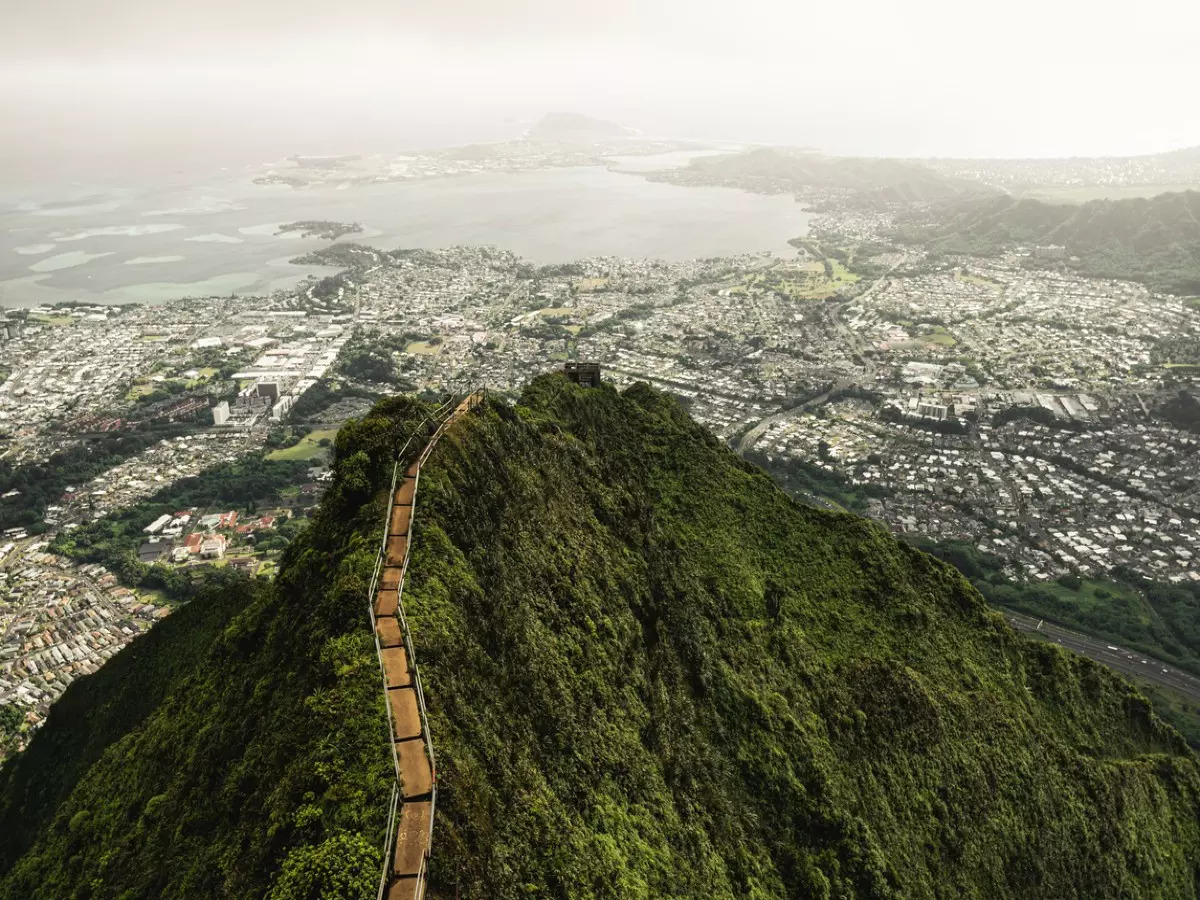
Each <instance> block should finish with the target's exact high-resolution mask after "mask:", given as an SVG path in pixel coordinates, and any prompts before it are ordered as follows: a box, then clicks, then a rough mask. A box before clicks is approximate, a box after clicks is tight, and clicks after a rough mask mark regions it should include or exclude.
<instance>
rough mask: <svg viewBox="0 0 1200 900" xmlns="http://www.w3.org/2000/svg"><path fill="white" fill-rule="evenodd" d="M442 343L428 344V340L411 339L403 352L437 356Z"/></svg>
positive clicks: (414, 354) (440, 350)
mask: <svg viewBox="0 0 1200 900" xmlns="http://www.w3.org/2000/svg"><path fill="white" fill-rule="evenodd" d="M442 346H443V345H442V344H430V343H429V341H413V342H412V343H411V344H409V345H408V346H407V347H405V348H404V352H405V353H411V354H412V355H413V356H437V355H438V354H439V353H441V352H442Z"/></svg>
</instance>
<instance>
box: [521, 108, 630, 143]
mask: <svg viewBox="0 0 1200 900" xmlns="http://www.w3.org/2000/svg"><path fill="white" fill-rule="evenodd" d="M636 133H637V132H635V131H634V130H633V129H632V128H625V127H624V126H622V125H617V124H616V123H614V122H605V121H604V120H603V119H592V118H589V117H588V116H581V115H579V114H578V113H566V112H558V113H547V114H546V115H544V116H542V118H541V120H539V121H538V123H537V124H536V125H534V126H533V127H532V128H530V129H529V131H528V132H527V133H526V135H525V137H526V138H527V139H528V140H531V141H544V142H547V143H559V144H598V143H602V142H603V141H611V140H620V139H622V138H629V137H634V136H635V135H636Z"/></svg>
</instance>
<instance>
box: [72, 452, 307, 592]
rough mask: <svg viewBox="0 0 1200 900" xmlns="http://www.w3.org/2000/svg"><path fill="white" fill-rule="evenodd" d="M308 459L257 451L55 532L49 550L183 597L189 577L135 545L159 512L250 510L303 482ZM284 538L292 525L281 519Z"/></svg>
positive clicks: (292, 530) (130, 581) (128, 581)
mask: <svg viewBox="0 0 1200 900" xmlns="http://www.w3.org/2000/svg"><path fill="white" fill-rule="evenodd" d="M307 472H308V463H306V462H304V461H301V460H272V459H264V458H263V456H262V454H261V453H254V454H249V455H247V456H244V457H242V458H241V459H239V460H237V461H235V462H231V463H222V464H221V465H218V466H214V467H212V468H210V469H206V470H205V471H203V472H201V473H199V474H198V475H193V476H191V477H188V478H181V479H180V480H179V481H176V482H175V483H173V484H171V485H170V486H168V487H165V488H163V489H162V490H161V491H158V492H157V493H155V494H153V495H152V496H150V497H147V498H146V499H145V500H143V501H142V502H140V503H135V504H133V505H132V506H127V507H125V508H123V509H120V510H117V511H116V512H113V513H111V514H110V515H107V516H104V517H103V518H100V519H95V520H93V521H91V522H88V523H87V524H85V525H83V526H82V527H80V528H78V529H75V530H73V531H62V532H59V534H58V537H57V538H55V541H54V544H53V548H52V549H53V550H54V551H55V552H57V553H62V554H63V555H64V556H69V557H71V558H72V559H76V560H79V561H81V562H95V563H100V564H102V565H103V566H105V567H106V568H108V569H109V570H110V571H111V572H114V573H116V575H117V576H118V577H119V578H120V579H121V581H122V583H124V584H128V585H140V586H143V587H150V588H159V589H162V590H164V591H166V593H167V594H168V596H171V597H174V598H178V599H184V598H186V597H187V596H188V595H189V593H190V590H191V586H192V578H191V577H190V576H189V574H188V573H185V572H183V571H181V570H177V569H171V568H168V567H166V566H162V565H153V566H148V565H146V564H145V563H142V562H139V561H138V554H137V551H138V547H139V546H141V544H142V542H143V541H144V540H145V539H146V538H147V537H148V536H147V535H146V533H145V532H144V531H143V529H144V528H145V527H146V526H147V525H148V524H149V523H151V522H153V521H154V520H155V519H157V518H158V517H159V516H161V515H163V514H172V515H173V514H175V513H177V512H180V511H182V510H186V509H192V508H197V509H201V510H207V511H209V512H213V511H224V509H226V508H232V509H235V510H239V511H246V512H249V511H252V510H254V509H255V508H257V507H258V506H264V505H267V504H270V503H275V502H278V501H279V499H280V492H281V491H283V490H285V489H286V488H288V487H291V486H293V485H297V484H300V483H302V482H303V481H304V480H305V477H306V475H307ZM280 529H281V530H282V534H283V535H284V536H285V537H291V536H292V535H293V534H294V533H295V529H296V526H295V525H291V524H287V523H280Z"/></svg>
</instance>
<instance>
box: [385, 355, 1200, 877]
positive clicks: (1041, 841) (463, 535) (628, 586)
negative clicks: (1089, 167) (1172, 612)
mask: <svg viewBox="0 0 1200 900" xmlns="http://www.w3.org/2000/svg"><path fill="white" fill-rule="evenodd" d="M434 462H435V465H433V466H431V467H429V469H427V472H428V474H427V475H426V476H423V481H422V490H423V491H424V494H423V497H422V501H421V503H422V511H421V512H420V513H419V514H418V531H417V538H416V544H415V548H416V549H415V556H414V559H413V565H412V568H411V569H410V571H411V572H412V580H411V582H410V584H409V588H408V591H409V593H408V595H407V596H408V601H407V602H408V605H409V608H410V616H411V618H412V619H413V620H414V622H415V630H416V642H417V645H418V646H419V647H420V648H421V651H420V652H421V654H422V665H423V671H424V672H425V673H426V674H425V677H426V680H427V684H428V685H429V692H430V697H431V698H432V699H431V703H432V709H431V715H432V717H433V721H432V732H433V734H434V739H435V741H436V743H437V746H438V754H439V765H440V771H441V781H442V785H443V793H442V801H441V805H440V806H439V822H438V826H437V833H436V835H435V847H436V855H435V863H436V869H435V882H434V883H435V886H436V887H437V888H438V889H439V894H438V895H439V896H444V897H452V896H459V895H461V896H464V897H489V898H490V897H499V898H504V897H517V896H528V895H529V894H530V892H534V893H541V894H545V895H547V896H558V897H661V896H694V897H701V896H703V897H763V898H765V897H796V898H800V897H821V896H825V897H845V896H864V897H866V896H874V897H889V896H894V897H900V896H904V897H921V896H944V897H962V896H1011V897H1031V896H1042V897H1102V896H1118V895H1125V896H1151V895H1155V896H1178V897H1184V896H1194V895H1195V893H1196V890H1197V884H1198V881H1197V879H1198V878H1200V868H1198V862H1197V861H1198V860H1200V855H1198V854H1200V826H1198V825H1197V813H1198V811H1200V772H1198V768H1197V761H1196V759H1195V758H1194V757H1193V756H1191V755H1190V754H1189V752H1188V751H1187V750H1186V749H1185V747H1184V746H1183V744H1182V742H1181V741H1180V739H1179V738H1178V736H1177V735H1176V734H1175V733H1174V732H1171V731H1169V730H1168V729H1165V728H1164V727H1163V726H1162V725H1161V724H1160V723H1159V722H1158V721H1157V720H1156V719H1155V718H1154V717H1153V715H1152V714H1151V713H1150V712H1149V710H1148V708H1147V706H1146V704H1145V702H1144V701H1143V700H1142V699H1141V698H1140V697H1138V696H1136V695H1135V694H1134V693H1133V692H1132V691H1131V690H1130V689H1129V688H1128V687H1127V685H1126V684H1124V683H1123V682H1121V681H1119V680H1118V679H1117V678H1115V677H1114V676H1113V675H1111V674H1110V673H1108V672H1107V671H1105V670H1103V669H1101V668H1099V667H1098V666H1095V665H1093V664H1091V663H1089V662H1087V661H1085V660H1081V659H1078V658H1075V657H1072V656H1069V655H1067V654H1066V653H1064V652H1061V651H1059V650H1057V648H1053V647H1045V646H1037V645H1032V644H1030V643H1028V642H1026V641H1025V640H1023V639H1021V638H1019V637H1018V636H1016V635H1015V634H1014V633H1013V632H1011V631H1010V630H1009V629H1008V628H1007V627H1006V626H1005V625H1004V624H1002V622H1001V621H1000V619H999V618H998V617H996V616H994V615H992V614H990V613H989V612H987V611H986V609H985V607H984V605H983V603H982V601H981V599H980V598H979V596H978V595H977V594H976V593H975V592H974V591H973V590H972V589H971V588H970V587H969V586H968V585H967V584H966V583H965V582H964V581H963V580H962V579H961V577H959V576H958V575H957V573H955V572H954V571H953V570H952V569H950V568H949V567H947V566H944V565H942V564H940V563H938V562H936V561H934V560H932V559H931V558H930V557H928V556H925V555H923V554H920V553H918V552H916V551H914V550H912V549H909V548H906V547H904V546H902V545H900V544H899V543H897V542H896V541H895V540H894V539H892V538H891V537H890V536H889V535H887V534H886V533H885V532H884V531H883V530H882V529H880V528H878V527H876V526H874V525H872V524H870V523H868V522H866V521H865V520H861V519H857V518H852V517H849V516H845V515H835V514H828V513H822V512H819V511H814V510H812V509H808V508H804V507H801V506H799V505H797V504H795V503H793V502H791V501H790V500H789V499H788V498H787V497H786V496H785V495H784V494H783V493H782V492H780V491H779V490H778V489H776V488H775V487H774V485H773V484H772V483H771V482H770V480H769V479H768V478H767V477H766V476H765V475H764V474H762V473H761V472H759V471H758V470H756V469H754V468H752V467H750V466H748V465H746V464H745V463H742V462H741V461H739V460H738V459H737V458H736V457H734V456H733V455H732V454H730V453H729V452H727V451H726V450H725V449H724V448H723V447H721V446H719V445H718V443H717V442H716V441H715V440H714V439H713V438H712V437H711V436H709V435H708V434H706V433H705V432H703V431H702V430H701V429H699V428H698V427H697V426H695V425H694V424H693V423H692V422H691V421H690V420H689V419H688V418H687V417H686V416H685V415H684V414H683V413H682V412H681V411H680V409H679V407H678V406H677V405H676V404H675V403H674V401H672V400H670V399H668V398H666V397H664V396H662V395H660V394H657V393H655V392H653V391H651V390H649V389H647V388H645V387H644V386H638V387H635V388H632V389H630V391H628V392H627V393H626V394H625V395H624V396H618V395H617V394H616V393H615V392H613V391H612V390H610V389H603V390H593V391H582V390H579V389H577V388H573V387H570V386H568V385H567V384H566V383H565V382H563V381H562V380H561V379H559V378H545V379H540V380H539V381H537V382H535V383H534V384H533V386H532V387H531V388H530V389H529V390H528V391H527V392H526V394H525V397H524V400H523V402H522V404H521V405H520V406H518V407H517V408H516V409H513V410H508V409H504V408H500V407H497V408H495V409H493V410H492V411H491V412H490V413H488V414H487V415H485V416H483V417H479V418H476V419H474V420H471V421H469V422H466V423H464V425H463V427H462V428H461V429H460V430H459V431H457V432H456V433H455V435H454V436H453V437H452V438H451V439H450V440H448V441H447V442H445V443H443V445H442V446H441V447H439V450H438V455H436V456H435V457H434ZM459 892H461V893H459Z"/></svg>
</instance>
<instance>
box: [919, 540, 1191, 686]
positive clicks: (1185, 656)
mask: <svg viewBox="0 0 1200 900" xmlns="http://www.w3.org/2000/svg"><path fill="white" fill-rule="evenodd" d="M918 543H919V545H920V546H921V547H922V548H923V549H925V550H927V551H929V552H930V553H932V554H934V555H935V556H937V557H939V558H941V559H943V560H945V561H946V562H948V563H950V564H951V565H953V566H954V567H955V568H957V569H958V570H959V571H960V572H962V573H963V575H965V576H966V577H967V579H968V580H970V582H971V583H972V584H973V585H974V586H975V587H976V588H977V589H978V590H979V592H980V593H981V594H983V596H984V598H985V599H986V600H987V601H988V602H989V603H991V604H992V605H994V606H1002V607H1008V608H1010V609H1015V610H1018V611H1020V612H1023V613H1027V614H1029V615H1032V616H1039V617H1042V618H1046V619H1049V620H1051V621H1052V622H1058V623H1059V624H1061V625H1066V626H1067V627H1069V628H1075V629H1077V630H1079V631H1082V632H1085V633H1086V634H1091V635H1094V636H1096V637H1099V638H1104V639H1106V640H1112V641H1117V642H1119V643H1121V644H1123V645H1124V646H1127V647H1130V648H1132V649H1135V650H1141V651H1142V652H1143V653H1148V654H1150V655H1151V656H1156V657H1158V658H1159V659H1162V660H1165V661H1167V662H1170V663H1173V664H1175V665H1176V666H1178V667H1179V668H1181V669H1187V670H1189V671H1191V672H1192V673H1194V674H1196V675H1200V586H1196V585H1168V584H1158V583H1155V582H1148V581H1145V580H1143V579H1141V578H1139V577H1137V576H1136V575H1134V574H1133V573H1131V572H1130V573H1125V572H1119V571H1118V572H1117V573H1115V577H1114V578H1110V579H1080V578H1074V577H1071V576H1066V577H1064V578H1062V579H1060V580H1059V581H1053V582H1047V583H1044V584H1034V583H1027V582H1018V581H1012V580H1011V579H1009V578H1008V577H1007V576H1006V575H1004V573H1003V568H1004V561H1003V560H1001V559H998V558H997V557H995V556H991V555H990V554H986V553H981V552H979V550H978V549H977V548H975V547H974V546H972V545H971V544H966V543H963V542H961V541H947V542H943V543H938V544H934V543H932V542H927V541H920V542H918Z"/></svg>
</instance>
